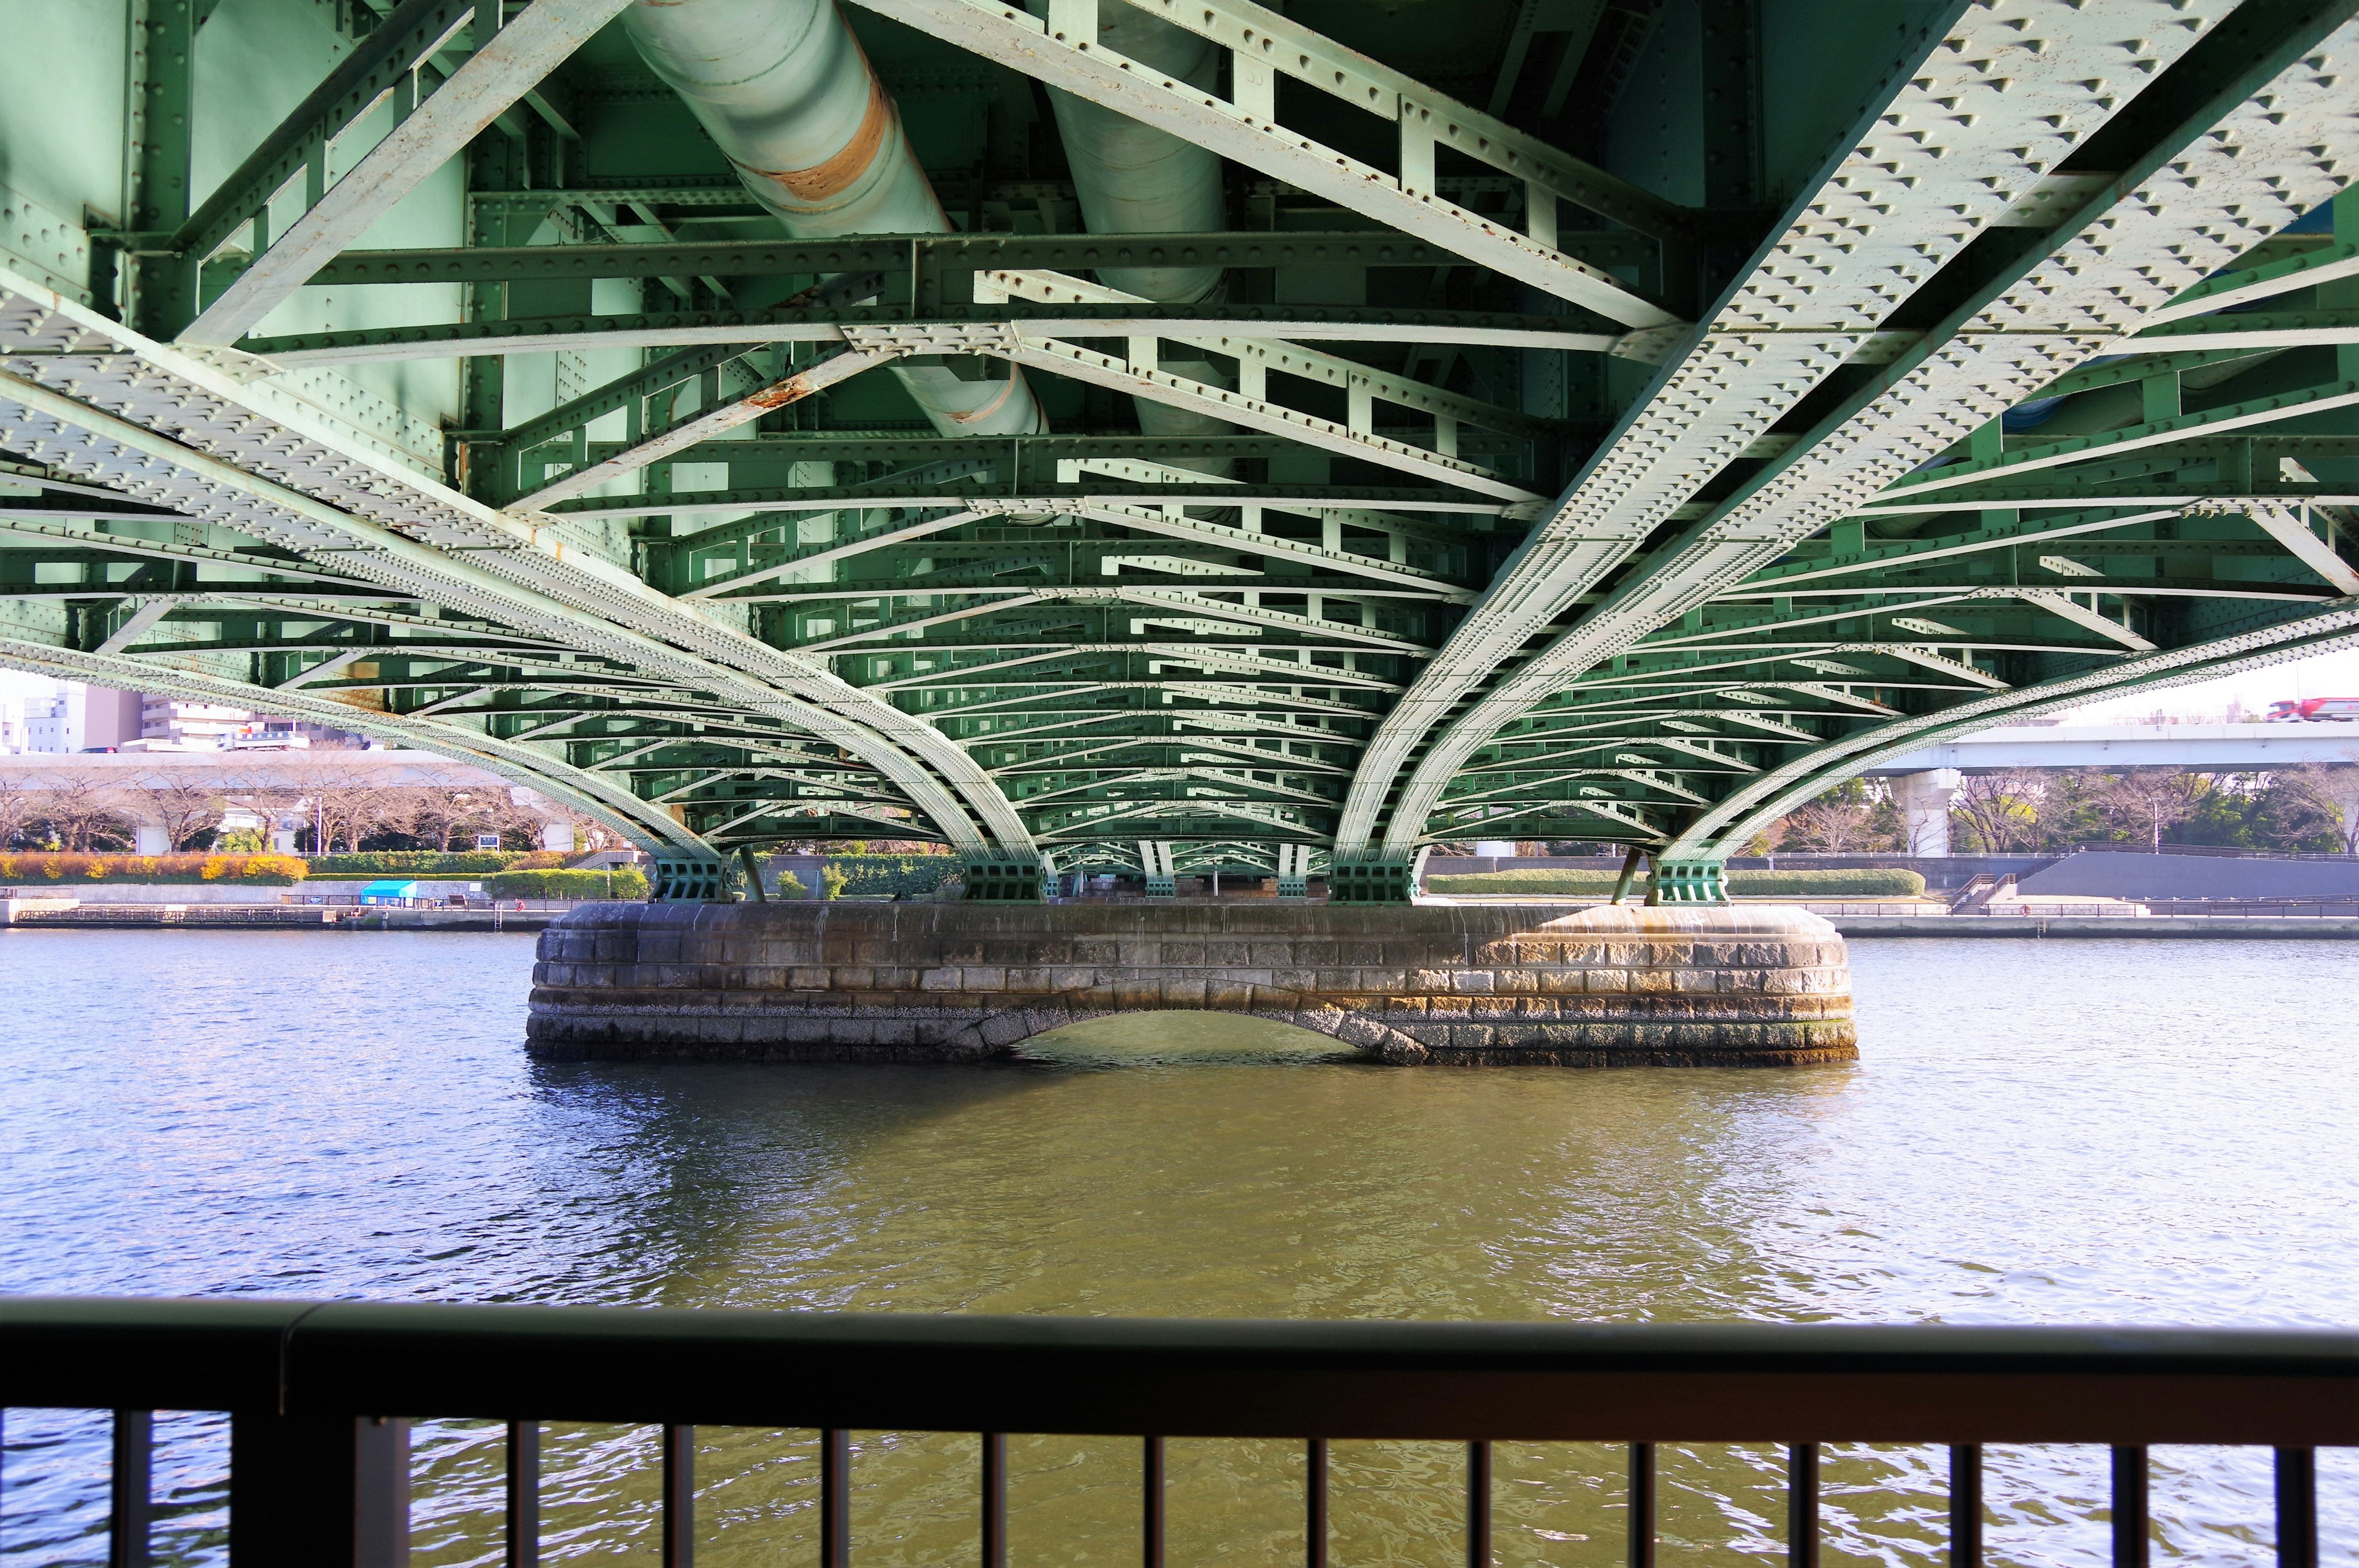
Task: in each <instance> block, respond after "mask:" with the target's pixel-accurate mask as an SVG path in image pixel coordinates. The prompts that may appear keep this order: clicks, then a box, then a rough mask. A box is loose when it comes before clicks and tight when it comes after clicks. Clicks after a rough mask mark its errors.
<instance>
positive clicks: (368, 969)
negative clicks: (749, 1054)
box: [0, 932, 2359, 1568]
mask: <svg viewBox="0 0 2359 1568" xmlns="http://www.w3.org/2000/svg"><path fill="white" fill-rule="evenodd" d="M528 961H529V944H528V941H523V940H518V939H515V938H500V937H460V936H436V935H365V936H354V935H342V934H326V933H321V934H318V935H310V934H228V933H193V932H192V933H175V934H149V933H121V934H101V933H29V932H27V933H11V934H7V935H0V977H5V986H6V990H7V993H8V995H9V998H10V1005H9V1006H8V1007H7V1008H6V1009H5V1010H0V1071H5V1073H6V1075H7V1078H6V1081H7V1082H8V1083H9V1084H10V1086H11V1087H10V1091H9V1093H8V1094H7V1095H6V1096H5V1097H0V1153H5V1162H0V1288H5V1289H7V1290H11V1291H35V1290H38V1291H91V1292H139V1293H164V1292H265V1293H270V1294H277V1295H354V1296H370V1297H375V1298H379V1299H465V1300H532V1301H569V1302H608V1303H665V1304H674V1305H699V1304H727V1305H736V1306H793V1307H821V1308H856V1309H860V1310H870V1311H907V1312H943V1311H956V1312H1027V1313H1082V1314H1155V1315H1190V1314H1201V1315H1221V1316H1301V1317H1330V1316H1334V1317H1340V1316H1377V1317H1418V1318H1471V1317H1485V1318H1502V1317H1574V1318H1584V1319H1593V1320H1611V1321H1634V1320H1664V1321H1669V1320H1699V1319H1729V1318H1745V1319H1775V1320H1829V1319H1834V1320H1844V1321H1865V1322H1907V1321H1927V1320H1941V1321H1951V1322H2038V1323H2073V1322H2091V1323H2119V1322H2132V1323H2205V1324H2222V1323H2225V1324H2245V1325H2271V1324H2284V1325H2318V1324H2336V1325H2351V1324H2354V1323H2359V1271H2354V1268H2353V1265H2352V1262H2351V1259H2352V1256H2353V1242H2354V1238H2359V1222H2354V1218H2353V1215H2354V1197H2359V1180H2354V1178H2359V1092H2354V1087H2353V1085H2354V1075H2353V1062H2352V1035H2351V1032H2350V1030H2349V1028H2348V1023H2347V1021H2348V1019H2349V1017H2350V1015H2351V1003H2352V1000H2354V993H2359V986H2354V981H2353V979H2352V976H2353V975H2354V972H2359V971H2354V968H2353V966H2352V965H2351V964H2350V962H2349V961H2348V959H2347V958H2346V957H2344V956H2343V953H2342V952H2341V950H2340V949H2339V948H2336V947H2333V946H2330V945H2324V944H2321V945H2310V944H2298V943H2288V944H2228V943H2217V944H2214V943H2204V944H2182V943H2169V944H2160V943H2155V944H2141V943H2137V942H2106V943H2089V944H2070V943H2047V944H2038V943H1996V942H1956V943H1935V942H1922V943H1906V942H1888V943H1874V942H1864V943H1859V944H1856V945H1855V946H1854V970H1855V974H1854V989H1855V992H1856V995H1857V997H1858V1001H1859V1008H1860V1016H1861V1021H1862V1025H1861V1028H1862V1051H1863V1059H1862V1061H1861V1062H1860V1063H1859V1064H1857V1065H1853V1066H1846V1067H1832V1068H1819V1069H1811V1070H1807V1071H1801V1072H1793V1073H1752V1072H1714V1071H1684V1072H1680V1071H1636V1070H1634V1071H1617V1072H1572V1071H1561V1070H1551V1069H1533V1070H1524V1069H1480V1070H1467V1071H1450V1070H1441V1069H1388V1068H1383V1067H1375V1066H1371V1065H1365V1064H1364V1063H1361V1062H1358V1061H1356V1060H1346V1059H1339V1058H1338V1057H1337V1056H1336V1055H1335V1054H1333V1052H1332V1047H1331V1046H1330V1045H1329V1044H1328V1043H1326V1042H1324V1041H1321V1040H1316V1039H1314V1038H1312V1037H1310V1036H1306V1035H1301V1034H1296V1033H1289V1032H1285V1031H1280V1030H1277V1029H1274V1028H1272V1029H1267V1030H1256V1029H1255V1028H1253V1027H1251V1026H1244V1025H1240V1024H1238V1023H1237V1022H1233V1021H1228V1020H1222V1019H1214V1018H1208V1017H1197V1016H1188V1015H1154V1016H1151V1017H1147V1018H1139V1019H1131V1020H1125V1021H1118V1022H1107V1023H1102V1024H1096V1025H1091V1026H1086V1027H1085V1028H1084V1029H1082V1030H1076V1031H1072V1032H1069V1033H1065V1034H1061V1035H1052V1036H1044V1037H1042V1038H1041V1039H1039V1040H1038V1041H1035V1042H1033V1043H1032V1044H1031V1047H1030V1050H1031V1054H1032V1055H1033V1057H1034V1060H1032V1061H1031V1062H1028V1063H1027V1064H1023V1065H1013V1066H1006V1067H999V1068H993V1069H946V1068H923V1067H869V1068H863V1067H849V1066H847V1067H822V1068H747V1067H733V1066H682V1067H666V1068H656V1067H629V1066H623V1067H617V1066H599V1065H562V1066H546V1065H532V1064H530V1063H528V1062H527V1061H526V1060H525V1059H524V1057H523V1056H522V1054H521V1052H520V1051H519V1049H518V1048H517V1041H518V1039H519V1037H520V1034H521V1027H520V1009H521V1001H522V994H523V989H524V983H525V976H524V971H525V968H526V966H527V964H528ZM164 1431H165V1433H166V1443H165V1452H164V1457H163V1465H162V1476H163V1481H162V1487H163V1489H164V1490H165V1491H166V1493H167V1494H168V1497H167V1505H168V1506H167V1520H166V1526H165V1529H164V1530H163V1532H162V1535H161V1541H162V1544H163V1546H164V1547H165V1555H166V1557H167V1559H168V1560H169V1561H177V1562H197V1561H210V1560H217V1559H219V1557H220V1556H221V1526H222V1493H221V1488H220V1471H221V1469H222V1467H223V1460H224V1458H225V1454H223V1447H224V1444H223V1442H222V1434H221V1431H220V1427H219V1423H218V1422H216V1421H213V1420H212V1419H211V1418H203V1417H195V1416H188V1417H175V1418H171V1419H169V1420H168V1421H167V1422H165V1423H164ZM6 1440H7V1447H8V1453H7V1455H6V1465H5V1473H0V1484H4V1485H5V1488H6V1500H5V1508H0V1556H5V1557H6V1558H7V1559H8V1560H9V1561H10V1562H12V1563H13V1562H22V1563H33V1562H42V1563H49V1562H73V1563H80V1562H89V1563H97V1562H100V1561H103V1537H102V1536H101V1535H100V1534H99V1533H98V1530H99V1528H100V1525H101V1523H102V1519H101V1515H102V1513H103V1487H101V1486H100V1484H99V1477H100V1476H101V1475H102V1473H103V1472H102V1470H101V1468H100V1465H101V1461H102V1459H103V1423H101V1422H97V1421H96V1420H95V1419H93V1418H91V1417H87V1416H82V1415H73V1414H66V1413H60V1412H15V1413H14V1414H12V1416H11V1418H10V1421H9V1424H8V1428H7V1433H6ZM701 1441H702V1448H701V1454H700V1457H699V1474H700V1500H699V1517H700V1523H701V1538H702V1539H701V1544H700V1548H699V1552H700V1560H701V1562H702V1563H706V1564H708V1565H722V1564H727V1565H734V1564H738V1563H745V1564H754V1563H765V1564H767V1563H778V1564H784V1565H793V1568H800V1565H802V1564H806V1563H815V1562H816V1558H817V1550H816V1542H815V1540H814V1538H813V1527H814V1525H815V1522H816V1519H815V1516H816V1511H817V1498H816V1490H817V1489H816V1478H817V1477H816V1471H817V1462H816V1455H815V1451H814V1449H813V1448H812V1446H811V1444H810V1441H809V1434H804V1433H750V1432H734V1431H707V1432H705V1433H702V1434H701ZM417 1455H418V1465H417V1473H418V1503H417V1510H416V1520H417V1547H418V1561H419V1564H420V1568H426V1565H428V1564H437V1565H439V1564H460V1563H494V1562H496V1561H497V1552H496V1529H497V1519H496V1516H495V1513H494V1512H493V1511H492V1510H493V1509H494V1507H495V1503H496V1498H497V1495H498V1466H499V1457H500V1454H499V1444H498V1441H497V1437H496V1433H494V1432H492V1431H490V1430H488V1429H483V1428H475V1427H466V1426H455V1425H443V1426H426V1427H421V1428H420V1429H419V1433H418V1444H417ZM2353 1457H2354V1456H2353V1455H2349V1454H2334V1455H2329V1456H2325V1458H2324V1460H2323V1463H2322V1469H2323V1471H2324V1472H2325V1474H2324V1476H2323V1480H2322V1487H2323V1490H2324V1493H2325V1496H2324V1497H2323V1498H2322V1500H2321V1502H2322V1510H2323V1516H2324V1517H2323V1533H2324V1536H2325V1539H2326V1548H2327V1555H2328V1559H2329V1561H2332V1562H2337V1563H2344V1564H2349V1563H2354V1561H2359V1555H2354V1541H2359V1465H2354V1464H2352V1463H2351V1460H2352V1459H2353ZM1011 1459H1012V1462H1013V1475H1014V1481H1013V1493H1012V1504H1013V1511H1012V1534H1013V1556H1014V1560H1015V1562H1016V1563H1018V1564H1021V1565H1025V1568H1029V1565H1031V1564H1034V1563H1042V1564H1046V1563H1059V1564H1063V1563H1121V1564H1128V1563H1135V1562H1136V1551H1137V1545H1136V1533H1135V1530H1136V1517H1137V1509H1138V1493H1137V1455H1136V1447H1135V1445H1134V1444H1128V1443H1119V1444H1117V1443H1110V1442H1105V1441H1081V1440H1071V1439H1048V1438H1040V1439H1025V1438H1017V1439H1016V1440H1014V1441H1013V1442H1012V1443H1011ZM2156 1459H2157V1479H2156V1505H2155V1511H2156V1515H2157V1519H2158V1557H2159V1558H2161V1559H2163V1560H2169V1559H2172V1558H2178V1559H2184V1560H2190V1561H2203V1562H2215V1561H2216V1562H2220V1563H2247V1562H2250V1563H2258V1562H2261V1561H2263V1560H2264V1559H2266V1558H2267V1555H2268V1552H2267V1541H2268V1522H2267V1521H2268V1509H2267V1498H2268V1490H2269V1478H2268V1471H2267V1459H2266V1455H2264V1454H2258V1453H2254V1452H2244V1451H2208V1450H2188V1449H2166V1450H2158V1451H2157V1455H2156ZM545 1463H546V1466H547V1472H548V1477H549V1479H548V1504H547V1520H548V1529H547V1532H546V1545H547V1554H548V1555H549V1557H551V1558H552V1559H560V1558H571V1557H582V1558H598V1559H602V1560H603V1559H605V1558H609V1557H626V1556H627V1557H643V1558H645V1559H647V1561H649V1562H652V1561H653V1560H654V1558H655V1551H656V1546H655V1539H654V1535H653V1532H652V1529H651V1526H652V1522H653V1517H654V1503H655V1484H656V1467H655V1453H654V1444H653V1435H652V1433H648V1432H646V1431H642V1430H632V1429H578V1428H566V1429H556V1430H553V1431H552V1433H551V1434H550V1440H549V1451H548V1454H547V1457H546V1461H545ZM1301 1463H1302V1462H1301V1456H1300V1454H1299V1451H1297V1450H1296V1449H1294V1448H1292V1447H1291V1446H1288V1445H1279V1444H1221V1443H1209V1442H1205V1443H1175V1444H1173V1445H1172V1450H1171V1456H1170V1477H1171V1481H1170V1504H1169V1507H1170V1519H1171V1552H1170V1561H1171V1563H1173V1564H1174V1568H1181V1565H1186V1564H1190V1563H1212V1562H1214V1561H1221V1562H1235V1563H1248V1562H1250V1563H1271V1564H1278V1563H1294V1562H1299V1560H1300V1552H1301V1534H1300V1530H1301V1523H1300V1506H1301V1505H1300V1476H1301ZM1662 1463H1663V1488H1664V1490H1663V1533H1664V1543H1663V1548H1662V1557H1663V1561H1664V1563H1666V1564H1667V1568H1668V1565H1670V1564H1679V1565H1681V1568H1685V1565H1687V1564H1699V1565H1700V1564H1703V1563H1719V1562H1731V1561H1747V1562H1756V1563H1772V1562H1778V1561H1782V1559H1783V1556H1784V1547H1783V1542H1782V1539H1781V1537H1782V1530H1783V1525H1782V1509H1783V1498H1782V1479H1781V1465H1782V1459H1781V1456H1779V1455H1778V1454H1775V1453H1772V1452H1770V1451H1767V1450H1759V1451H1755V1450H1742V1449H1729V1448H1725V1447H1699V1448H1696V1449H1693V1450H1677V1451H1667V1452H1666V1453H1665V1454H1664V1456H1663V1461H1662ZM1941 1463H1942V1461H1941V1458H1940V1455H1938V1454H1933V1453H1930V1452H1920V1451H1913V1450H1867V1449H1860V1450H1844V1451H1841V1452H1839V1453H1837V1454H1834V1455H1833V1456H1832V1458H1831V1460H1830V1463H1829V1468H1828V1475H1827V1482H1826V1493H1827V1502H1826V1508H1825V1515H1826V1524H1827V1536H1828V1548H1827V1550H1828V1555H1829V1557H1830V1559H1831V1560H1840V1559H1857V1560H1871V1559H1872V1560H1877V1561H1883V1562H1888V1563H1903V1562H1906V1563H1920V1562H1930V1561H1933V1560H1935V1559H1937V1558H1939V1557H1940V1553H1941V1551H1942V1534H1941V1528H1940V1520H1941V1515H1942V1511H1943V1509H1944V1508H1945V1501H1944V1497H1943V1487H1942V1474H1941ZM1621 1464H1622V1458H1621V1455H1620V1454H1619V1452H1618V1451H1614V1450H1605V1449H1595V1448H1585V1447H1579V1446H1571V1445H1563V1446H1555V1445H1549V1446H1543V1445H1531V1446H1516V1447H1507V1448H1503V1449H1502V1450H1501V1452H1500V1454H1499V1478H1498V1483H1497V1488H1496V1490H1497V1498H1498V1502H1497V1515H1498V1518H1497V1530H1496V1537H1495V1539H1496V1543H1497V1550H1498V1555H1499V1559H1500V1561H1501V1562H1502V1563H1506V1564H1510V1565H1516V1568H1522V1565H1527V1564H1541V1563H1547V1564H1562V1565H1565V1568H1575V1565H1579V1568H1590V1565H1595V1568H1606V1565H1608V1564H1613V1563H1619V1562H1620V1561H1621V1560H1622V1555H1623V1552H1624V1537H1623V1529H1622V1522H1621V1521H1622V1509H1621V1473H1620V1472H1621ZM1462 1465H1463V1455H1462V1452H1461V1451H1459V1450H1457V1449H1456V1448H1454V1447H1451V1446H1448V1445H1423V1444H1339V1445H1338V1447H1337V1450H1336V1454H1335V1459H1334V1472H1333V1487H1332V1490H1333V1498H1334V1503H1333V1509H1334V1544H1333V1562H1334V1563H1336V1564H1337V1565H1338V1568H1376V1565H1390V1564H1395V1563H1400V1564H1420V1565H1423V1564H1430V1565H1432V1568H1446V1565H1453V1564H1456V1563H1462V1561H1463V1545H1462V1537H1461V1535H1460V1534H1459V1523H1458V1521H1459V1519H1460V1517H1461V1515H1460V1509H1461V1506H1462V1484H1463V1482H1462ZM1991 1467H1992V1475H1991V1481H1990V1492H1991V1497H1992V1520H1991V1524H1990V1527H1989V1549H1990V1552H1991V1555H1992V1557H1993V1558H1994V1560H1995V1561H1997V1562H2001V1563H2024V1564H2045V1563H2058V1564H2071V1565H2072V1568H2081V1565H2083V1564H2086V1565H2089V1568H2095V1565H2096V1564H2099V1563H2104V1561H2105V1559H2106V1539H2107V1538H2106V1532H2105V1527H2104V1522H2103V1519H2104V1516H2103V1514H2102V1511H2101V1509H2102V1506H2103V1497H2104V1486H2105V1482H2104V1455H2103V1454H2102V1453H2100V1452H2098V1451H2094V1450H2087V1451H2083V1450H2043V1451H2007V1452H2000V1453H1996V1454H1994V1455H1993V1456H1992V1460H1991ZM853 1476H854V1480H855V1498H854V1527H853V1528H854V1547H853V1551H854V1558H855V1561H856V1563H858V1564H859V1565H860V1568H886V1565H892V1568H900V1565H902V1564H910V1565H916V1564H928V1565H931V1564H961V1565H963V1564H967V1563H972V1562H973V1552H974V1550H975V1523H974V1497H973V1477H974V1442H973V1439H972V1438H969V1437H962V1436H958V1435H928V1434H901V1433H861V1434H859V1436H858V1439H857V1449H856V1454H855V1458H854V1465H853Z"/></svg>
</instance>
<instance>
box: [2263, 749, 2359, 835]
mask: <svg viewBox="0 0 2359 1568" xmlns="http://www.w3.org/2000/svg"><path fill="white" fill-rule="evenodd" d="M2270 784H2271V788H2272V791H2273V793H2275V794H2276V795H2277V798H2278V800H2279V802H2280V803H2282V805H2283V806H2288V807H2290V808H2291V809H2289V810H2287V811H2285V812H2284V814H2283V818H2282V824H2281V826H2280V827H2279V828H2278V830H2277V837H2279V838H2283V839H2286V840H2292V839H2298V838H2310V837H2311V836H2312V835H2313V834H2317V833H2332V834H2333V835H2334V838H2335V842H2336V844H2337V845H2338V846H2339V847H2340V849H2342V852H2343V854H2346V855H2359V767H2354V766H2351V765H2350V764H2348V763H2345V764H2342V765H2340V766H2338V765H2336V764H2334V763H2331V762H2304V763H2302V764H2300V765H2299V767H2292V768H2288V769H2286V770H2284V771H2283V772H2281V773H2278V774H2277V776H2276V777H2275V778H2274V779H2273V780H2271V781H2270Z"/></svg>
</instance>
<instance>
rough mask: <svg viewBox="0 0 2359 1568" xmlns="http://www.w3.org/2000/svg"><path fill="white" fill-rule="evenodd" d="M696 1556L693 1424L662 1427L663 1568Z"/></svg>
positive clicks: (685, 1564)
mask: <svg viewBox="0 0 2359 1568" xmlns="http://www.w3.org/2000/svg"><path fill="white" fill-rule="evenodd" d="M695 1560H696V1428H694V1427H692V1426H689V1425H687V1424H685V1423H681V1422H672V1423H667V1424H666V1425H665V1427H664V1429H663V1568H690V1565H691V1564H692V1563H694V1562H695Z"/></svg>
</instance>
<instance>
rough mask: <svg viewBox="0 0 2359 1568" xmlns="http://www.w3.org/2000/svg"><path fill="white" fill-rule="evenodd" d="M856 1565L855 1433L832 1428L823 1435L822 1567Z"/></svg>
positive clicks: (821, 1478) (821, 1498)
mask: <svg viewBox="0 0 2359 1568" xmlns="http://www.w3.org/2000/svg"><path fill="white" fill-rule="evenodd" d="M851 1562H852V1433H849V1432H846V1431H845V1430H843V1428H842V1427H830V1428H828V1429H827V1430H825V1431H823V1432H821V1433H820V1434H819V1564H820V1568H848V1565H849V1564H850V1563H851Z"/></svg>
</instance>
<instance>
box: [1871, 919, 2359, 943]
mask: <svg viewBox="0 0 2359 1568" xmlns="http://www.w3.org/2000/svg"><path fill="white" fill-rule="evenodd" d="M1828 918H1829V920H1830V922H1831V923H1832V925H1833V926H1834V928H1835V929H1836V930H1838V931H1840V932H1842V933H1843V935H1845V936H1954V937H1969V938H1973V937H1993V936H2015V937H2041V936H2109V937H2121V938H2125V939H2128V940H2147V939H2154V940H2159V941H2170V940H2174V939H2176V940H2184V939H2186V938H2189V937H2198V936H2201V937H2209V938H2213V939H2219V938H2226V939H2230V940H2234V941H2273V942H2274V941H2283V940H2286V939H2288V938H2295V939H2299V940H2303V941H2324V942H2351V941H2359V920H2352V919H2346V918H2344V917H2342V916H2339V915H2315V914H2289V915H2270V914H2156V915H2146V916H2118V915H2108V916H2104V917H2101V918H2091V917H2089V916H2086V915H2077V916H2076V915H2056V916H2049V915H2008V914H1844V915H1831V916H1829V917H1828Z"/></svg>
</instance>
